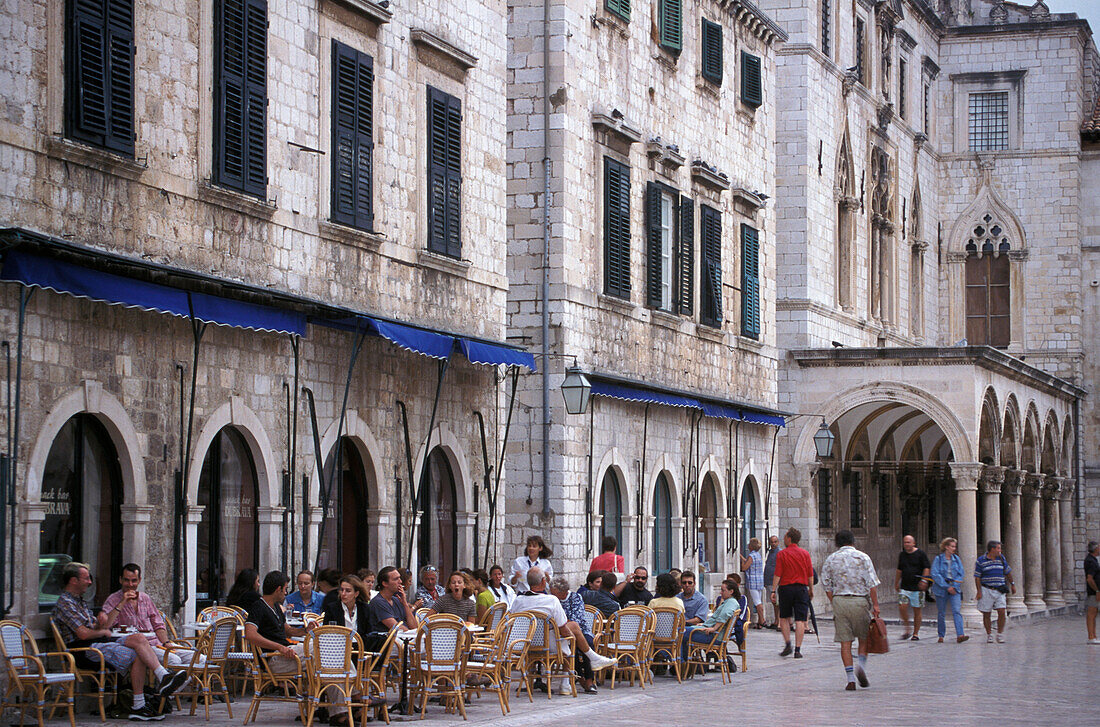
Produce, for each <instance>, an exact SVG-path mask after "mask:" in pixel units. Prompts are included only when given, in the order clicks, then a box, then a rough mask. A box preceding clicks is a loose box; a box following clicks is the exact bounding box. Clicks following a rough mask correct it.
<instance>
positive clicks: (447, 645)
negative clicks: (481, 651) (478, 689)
mask: <svg viewBox="0 0 1100 727" xmlns="http://www.w3.org/2000/svg"><path fill="white" fill-rule="evenodd" d="M469 639H470V632H469V630H468V629H467V628H466V624H464V623H463V622H462V620H461V619H459V618H458V617H457V616H452V615H450V614H441V613H440V614H435V615H434V616H429V617H428V618H427V619H425V620H424V621H423V622H422V623H421V624H420V628H419V629H418V631H417V634H416V646H415V649H414V650H413V652H412V663H411V664H410V671H411V675H412V699H413V700H414V702H415V700H416V699H417V698H418V697H419V699H420V719H424V710H425V709H426V708H427V706H428V697H429V696H430V695H437V696H438V697H439V699H440V702H442V703H445V704H447V705H448V711H450V708H451V706H452V705H453V706H455V707H457V708H458V712H459V714H461V715H462V719H466V706H465V698H466V689H465V681H466V652H467V647H468V643H469Z"/></svg>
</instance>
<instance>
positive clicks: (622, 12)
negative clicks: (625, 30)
mask: <svg viewBox="0 0 1100 727" xmlns="http://www.w3.org/2000/svg"><path fill="white" fill-rule="evenodd" d="M606 7H607V9H608V10H610V11H611V12H613V13H615V14H616V15H618V16H619V17H620V18H622V19H623V20H625V21H627V22H628V23H629V22H630V0H606Z"/></svg>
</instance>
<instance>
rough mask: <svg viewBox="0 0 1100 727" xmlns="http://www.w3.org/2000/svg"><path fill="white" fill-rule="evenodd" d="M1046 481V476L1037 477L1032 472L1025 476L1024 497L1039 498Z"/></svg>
mask: <svg viewBox="0 0 1100 727" xmlns="http://www.w3.org/2000/svg"><path fill="white" fill-rule="evenodd" d="M1044 480H1046V475H1037V474H1034V473H1032V472H1028V473H1026V474H1025V476H1024V488H1023V490H1022V492H1023V495H1024V497H1035V498H1038V497H1039V496H1040V495H1041V494H1042V492H1043V482H1044Z"/></svg>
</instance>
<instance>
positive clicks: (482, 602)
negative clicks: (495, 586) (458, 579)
mask: <svg viewBox="0 0 1100 727" xmlns="http://www.w3.org/2000/svg"><path fill="white" fill-rule="evenodd" d="M473 579H474V605H475V606H477V621H478V623H481V619H483V618H485V614H486V613H488V612H489V609H490V608H492V607H493V604H494V603H496V602H497V599H496V596H494V595H493V592H492V591H490V590H489V574H488V573H486V572H485V570H484V569H483V568H478V569H477V570H475V571H474V575H473Z"/></svg>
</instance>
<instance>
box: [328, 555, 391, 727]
mask: <svg viewBox="0 0 1100 727" xmlns="http://www.w3.org/2000/svg"><path fill="white" fill-rule="evenodd" d="M338 592H339V594H340V595H339V598H337V600H336V601H334V602H330V603H329V604H328V606H327V607H326V608H325V612H324V617H323V618H324V623H325V624H326V625H329V624H334V625H336V626H346V627H347V628H349V629H351V630H352V631H354V632H356V633H357V634H359V638H360V639H362V640H363V643H364V644H369V643H372V641H373V640H369V635H370V618H369V608H368V607H367V604H368V603H369V601H368V596H369V594H370V591H369V590H368V589H367V587H366V585H365V584H364V583H363V581H361V580H359V577H358V576H351V575H348V576H344V577H343V578H341V579H340V586H339V591H338ZM332 691H333V692H335V691H336V690H332ZM359 696H360V695H359V694H352V699H355V700H358V699H359ZM334 699H335V701H336V702H337V706H334V707H333V709H332V719H331V720H330V724H333V725H337V726H338V727H339V726H341V725H346V724H348V723H349V719H348V714H347V712H348V709H347V707H345V706H343V705H342V704H341V703H342V702H344V701H345V700H344V696H343V695H342V694H337V696H335V697H334ZM384 703H385V699H383V698H372V699H371V702H370V704H371V706H372V707H373V706H377V705H379V704H384Z"/></svg>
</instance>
